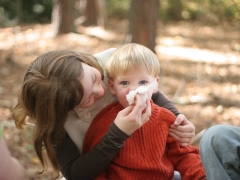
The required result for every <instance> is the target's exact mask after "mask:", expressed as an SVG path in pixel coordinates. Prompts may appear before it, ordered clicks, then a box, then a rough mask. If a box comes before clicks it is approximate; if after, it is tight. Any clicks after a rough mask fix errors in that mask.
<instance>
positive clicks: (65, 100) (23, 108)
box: [12, 50, 103, 178]
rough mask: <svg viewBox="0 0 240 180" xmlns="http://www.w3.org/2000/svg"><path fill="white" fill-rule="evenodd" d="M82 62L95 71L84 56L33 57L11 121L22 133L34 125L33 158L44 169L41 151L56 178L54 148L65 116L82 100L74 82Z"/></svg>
mask: <svg viewBox="0 0 240 180" xmlns="http://www.w3.org/2000/svg"><path fill="white" fill-rule="evenodd" d="M82 62H84V63H86V64H88V65H90V66H92V67H95V68H97V69H98V70H99V71H100V72H101V74H102V75H103V72H102V69H101V67H100V65H99V64H98V62H97V60H96V59H95V58H94V57H93V56H92V55H88V54H80V53H75V52H72V51H68V50H60V51H52V52H48V53H46V54H43V55H41V56H39V57H37V58H36V59H35V60H34V61H33V62H32V64H31V65H30V67H29V69H28V71H27V73H26V75H25V77H24V81H23V85H22V87H21V90H20V93H19V96H18V103H17V105H16V106H15V108H14V109H13V113H12V117H13V119H14V120H15V124H16V127H17V128H19V129H23V128H24V127H25V126H26V124H27V118H28V121H31V122H33V123H34V124H35V128H34V137H33V144H34V148H35V151H36V154H37V156H38V157H39V160H40V162H41V164H42V166H43V169H42V171H41V172H40V173H42V172H43V171H44V170H45V168H46V160H45V159H44V156H43V150H46V152H47V155H48V158H49V160H50V162H51V164H52V166H53V168H54V171H55V172H56V178H58V177H59V167H58V163H57V159H56V154H55V150H54V147H55V146H57V145H58V144H59V143H61V141H62V140H63V137H64V135H65V130H64V124H65V122H66V120H67V116H68V112H69V111H70V110H72V109H73V108H74V107H75V106H76V105H78V104H79V103H80V101H81V99H82V97H83V93H84V92H83V87H82V85H81V84H80V83H79V81H78V80H77V78H79V77H81V76H82V75H83V68H82Z"/></svg>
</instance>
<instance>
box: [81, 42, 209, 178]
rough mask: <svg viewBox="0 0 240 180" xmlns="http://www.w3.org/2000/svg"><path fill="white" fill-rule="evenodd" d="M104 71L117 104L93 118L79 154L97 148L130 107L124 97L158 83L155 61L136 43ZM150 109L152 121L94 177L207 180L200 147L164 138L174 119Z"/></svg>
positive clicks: (121, 51)
mask: <svg viewBox="0 0 240 180" xmlns="http://www.w3.org/2000/svg"><path fill="white" fill-rule="evenodd" d="M110 67H111V68H110ZM106 68H107V75H108V78H109V89H110V92H111V93H112V94H114V95H116V97H117V99H118V102H116V103H113V104H111V105H109V106H107V107H106V108H104V109H103V110H102V111H101V112H100V113H99V114H98V115H97V116H96V117H95V119H94V120H93V122H92V124H91V125H90V127H89V129H88V131H87V134H86V136H85V140H84V145H83V153H86V152H88V151H89V150H90V149H91V148H93V147H94V146H95V145H96V144H98V142H99V141H100V140H101V138H102V136H103V135H104V134H105V132H106V131H107V130H108V126H109V125H110V124H111V123H112V121H113V120H114V119H115V117H116V115H117V113H118V112H119V111H121V110H122V109H123V108H124V107H126V106H128V101H127V100H126V95H127V94H128V93H129V92H130V91H133V90H135V89H137V88H138V87H139V86H148V85H149V84H152V83H153V82H154V81H157V82H158V81H159V77H158V75H159V72H160V63H159V60H158V58H157V57H156V55H155V54H154V53H153V52H152V51H151V50H149V49H148V48H146V47H144V46H142V45H138V44H127V45H124V46H122V47H120V48H119V49H117V50H116V51H115V52H114V53H113V54H112V55H111V57H110V58H109V60H108V61H107V64H106ZM150 89H151V88H150ZM156 90H157V87H155V89H152V90H150V91H149V92H148V93H147V95H148V97H151V95H152V93H153V92H154V91H156ZM145 96H146V94H145ZM143 103H145V102H143ZM151 105H152V115H151V117H150V120H149V121H148V122H147V123H146V124H144V126H142V127H141V128H140V129H138V130H137V131H135V132H134V133H133V134H132V135H131V137H130V138H129V139H128V141H126V144H125V146H124V147H123V148H122V149H121V150H120V152H119V153H118V154H117V155H116V156H115V158H114V159H113V161H112V162H111V164H110V165H109V167H108V168H107V169H106V170H105V171H104V172H103V173H102V174H101V175H100V176H99V177H98V178H97V179H110V180H113V179H121V180H122V179H124V180H136V179H144V180H145V179H151V180H154V179H157V180H161V179H162V180H170V179H172V178H173V172H174V170H177V171H179V172H180V174H181V178H182V180H190V179H191V180H204V179H206V177H205V172H204V169H203V166H202V163H201V160H200V156H199V150H198V148H197V147H193V146H187V147H180V146H179V143H178V142H177V141H176V140H175V139H174V138H172V137H170V136H168V132H169V127H170V125H171V124H172V123H173V122H174V120H175V118H176V117H175V116H174V114H173V113H171V112H170V111H169V110H167V109H164V108H160V107H158V106H156V105H155V104H153V102H152V101H151Z"/></svg>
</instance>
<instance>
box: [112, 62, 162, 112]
mask: <svg viewBox="0 0 240 180" xmlns="http://www.w3.org/2000/svg"><path fill="white" fill-rule="evenodd" d="M155 79H156V78H155V77H153V76H151V75H149V73H148V72H147V69H146V68H144V67H142V68H140V69H137V70H133V71H131V72H128V73H125V74H119V75H117V77H116V78H115V79H114V80H113V81H110V80H109V89H110V92H111V93H112V94H114V95H116V96H117V99H118V101H119V102H120V104H121V105H122V106H123V107H124V108H125V107H127V106H128V102H127V99H126V95H127V94H128V93H129V92H130V91H132V90H135V89H137V88H138V87H139V86H147V85H149V84H150V83H152V82H153V81H155ZM157 81H158V77H157ZM152 93H153V92H152ZM152 93H150V95H152Z"/></svg>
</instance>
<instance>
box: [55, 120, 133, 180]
mask: <svg viewBox="0 0 240 180" xmlns="http://www.w3.org/2000/svg"><path fill="white" fill-rule="evenodd" d="M128 137H129V136H128V135H126V134H125V133H124V132H122V131H121V130H120V129H119V128H118V127H117V126H116V125H115V124H114V123H112V124H111V126H110V127H109V130H108V132H107V133H106V134H105V136H104V137H103V138H102V140H101V142H100V143H99V144H98V145H97V146H96V147H94V148H93V149H92V150H90V151H89V152H88V153H86V154H84V155H83V156H82V155H80V153H79V150H78V148H77V147H76V145H75V144H74V143H73V141H72V140H71V138H70V137H69V136H68V134H66V136H65V138H64V140H63V142H62V143H61V144H60V145H58V146H57V148H56V154H57V159H58V163H59V166H60V171H61V173H62V174H63V176H64V177H66V179H68V180H72V179H79V178H80V177H81V179H94V178H95V177H97V176H98V175H99V174H100V173H101V172H102V171H103V170H104V169H105V168H106V167H107V166H108V165H109V163H110V161H111V160H112V159H113V158H114V157H115V155H116V154H117V153H118V151H119V150H120V149H121V148H122V147H123V146H124V142H125V140H126V139H128Z"/></svg>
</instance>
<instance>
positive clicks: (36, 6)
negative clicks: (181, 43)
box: [0, 0, 240, 25]
mask: <svg viewBox="0 0 240 180" xmlns="http://www.w3.org/2000/svg"><path fill="white" fill-rule="evenodd" d="M131 1H132V0H121V1H119V0H105V2H106V8H107V14H108V17H116V18H119V19H128V15H129V11H130V6H131ZM159 1H160V7H159V16H160V19H161V20H165V21H179V20H199V21H207V22H216V23H219V22H223V21H239V20H240V0H159ZM17 2H20V3H21V8H20V14H19V11H17V9H18V7H19V4H17ZM51 12H52V0H1V1H0V25H16V24H17V23H18V22H23V23H36V22H37V23H39V22H40V23H44V22H50V21H51Z"/></svg>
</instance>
